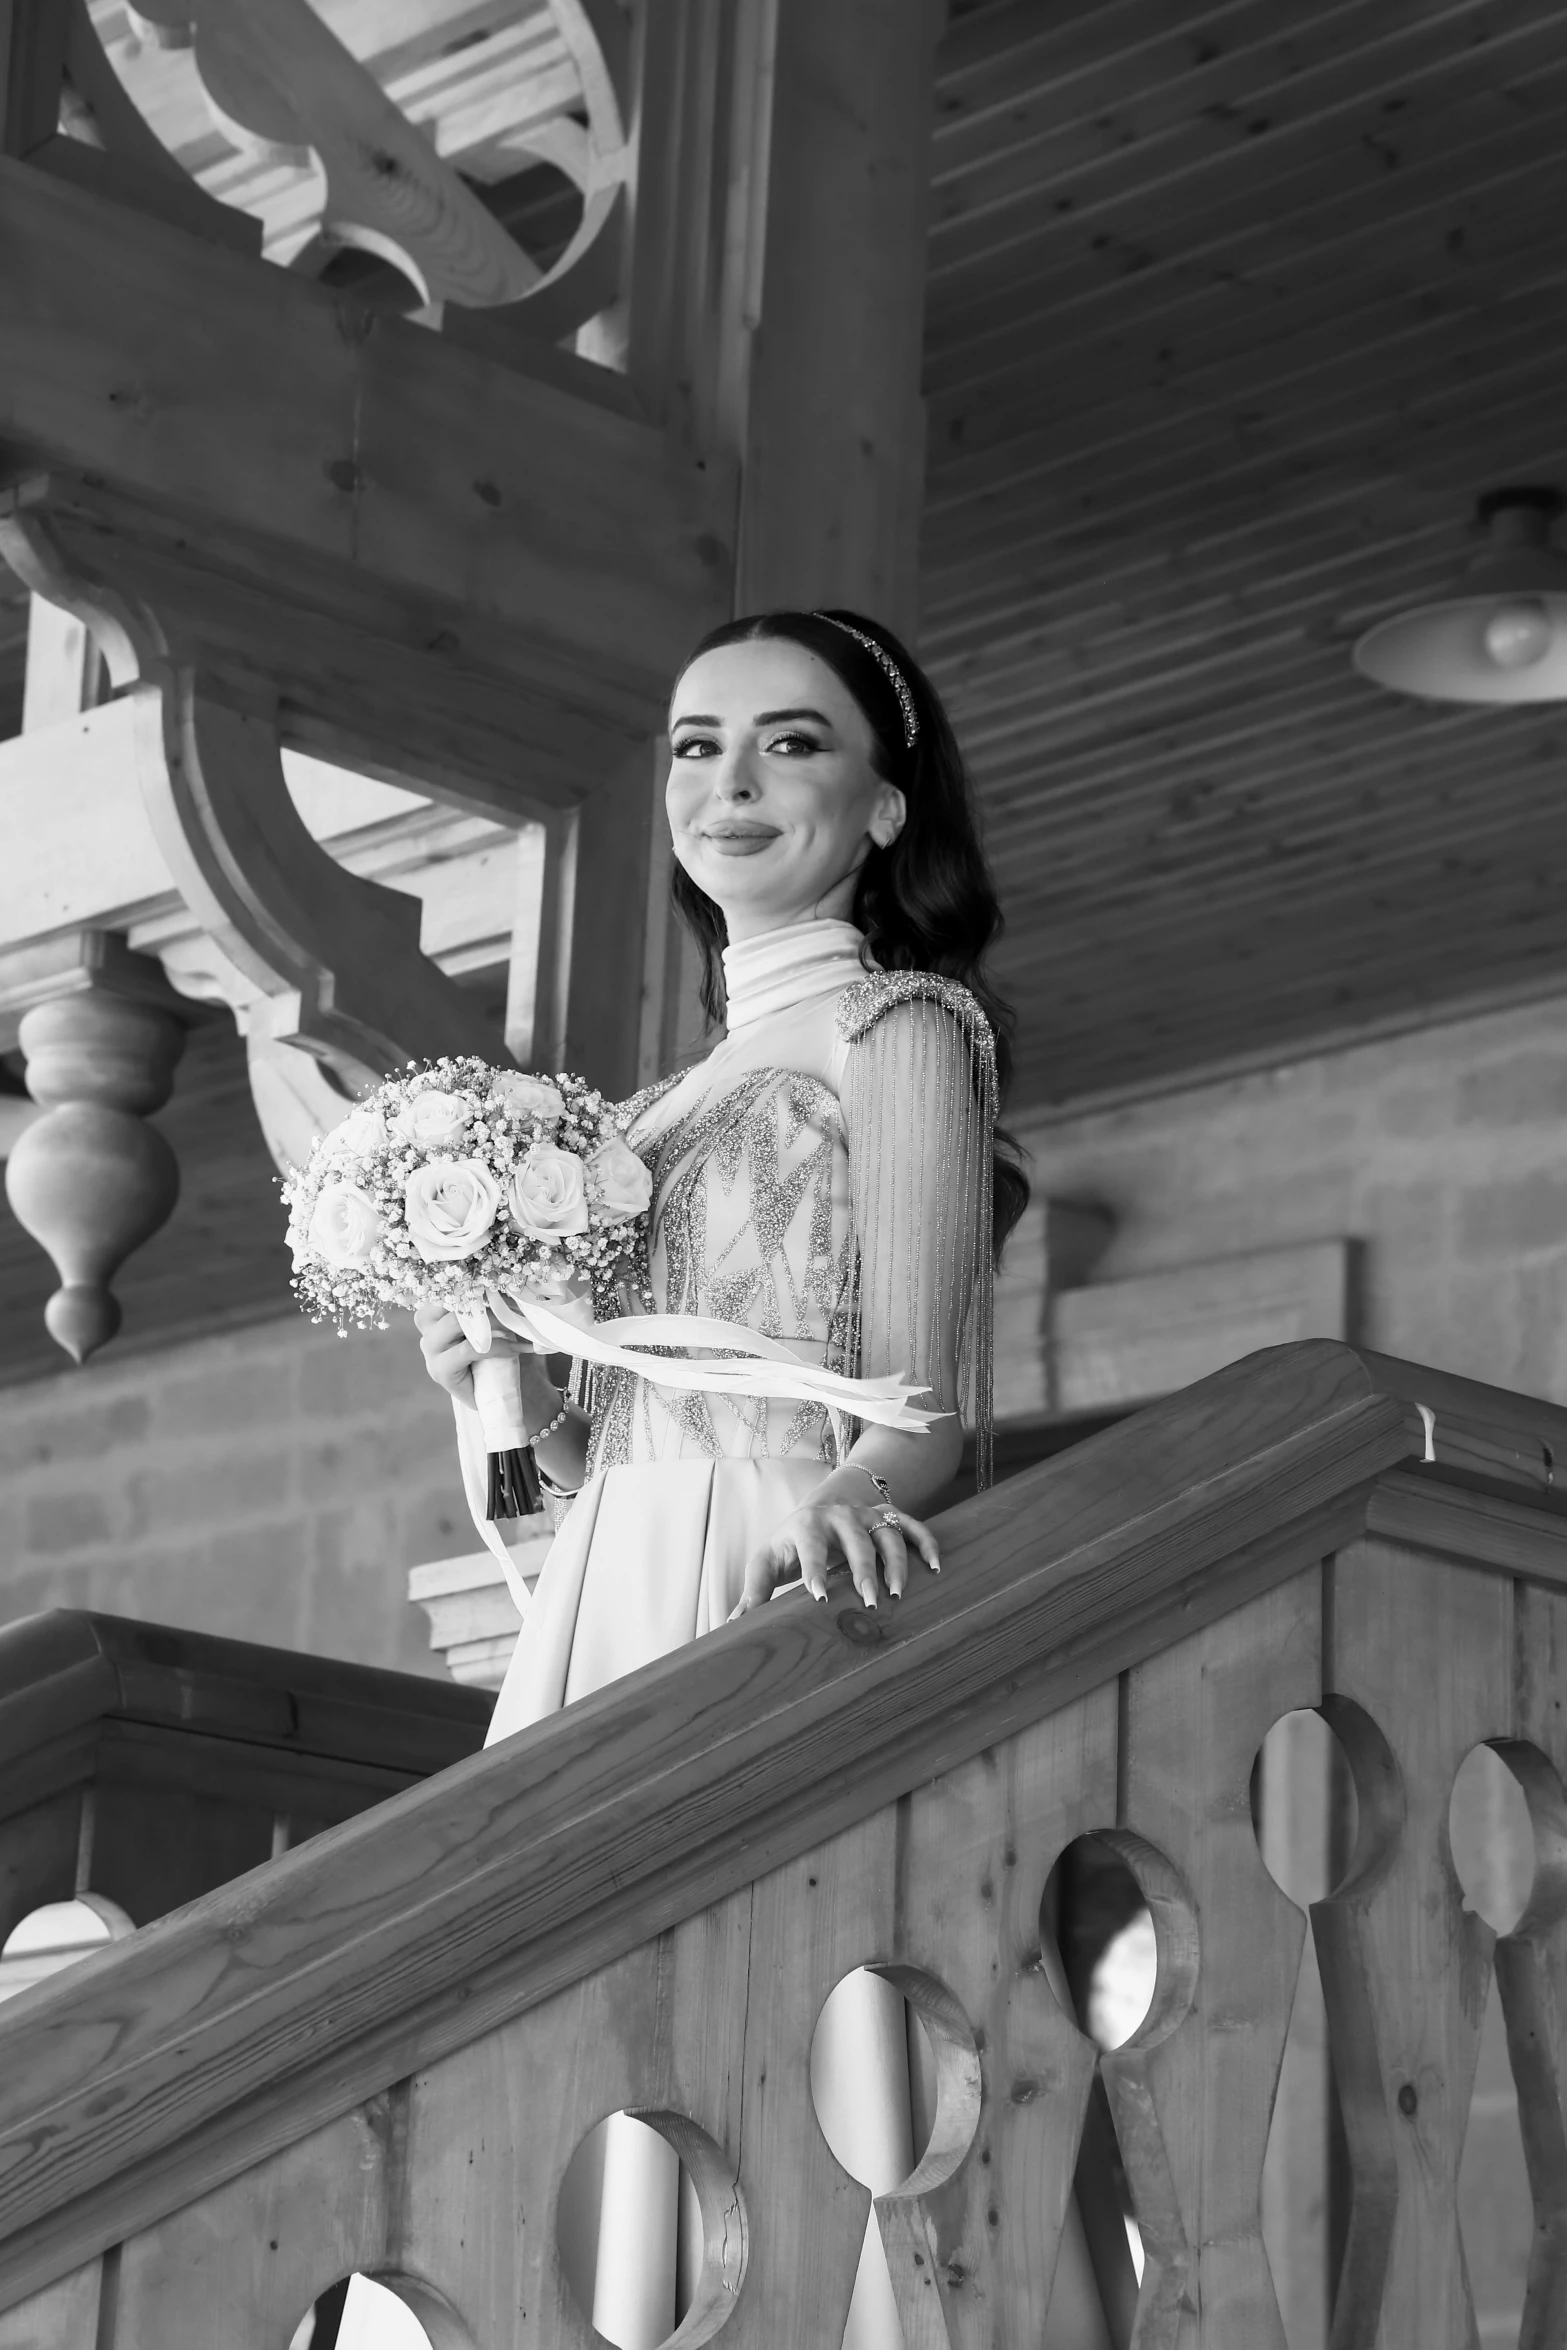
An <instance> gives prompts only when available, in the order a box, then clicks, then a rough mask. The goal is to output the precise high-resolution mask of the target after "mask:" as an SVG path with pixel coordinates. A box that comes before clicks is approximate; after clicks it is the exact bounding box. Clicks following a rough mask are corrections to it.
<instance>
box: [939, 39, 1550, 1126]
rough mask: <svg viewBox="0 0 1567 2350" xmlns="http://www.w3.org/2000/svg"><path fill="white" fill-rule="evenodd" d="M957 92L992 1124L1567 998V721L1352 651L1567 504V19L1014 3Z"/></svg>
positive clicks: (943, 553) (947, 151)
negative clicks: (1403, 676) (1493, 498)
mask: <svg viewBox="0 0 1567 2350" xmlns="http://www.w3.org/2000/svg"><path fill="white" fill-rule="evenodd" d="M938 107H939V112H938V129H937V137H936V164H935V188H934V200H933V225H932V232H931V242H930V281H929V309H928V322H927V360H926V382H927V393H928V399H929V414H930V470H929V486H928V501H927V510H926V525H925V541H924V637H923V649H924V651H925V653H926V655H927V657H928V658H929V660H930V663H931V667H932V670H933V672H934V674H935V676H936V678H937V679H938V681H939V683H940V685H941V686H942V688H943V689H944V691H945V692H946V694H947V695H948V696H949V698H950V702H951V706H952V709H953V714H954V717H955V719H956V720H957V723H958V728H959V732H960V734H961V736H962V739H963V741H964V743H965V745H966V746H967V748H968V750H969V752H970V754H971V756H972V759H973V763H974V768H975V772H976V775H977V779H978V782H979V786H980V791H981V794H982V799H983V805H984V810H985V816H986V822H987V831H988V839H989V844H990V848H991V852H992V855H993V857H994V859H995V862H996V865H997V868H998V870H999V872H1000V874H1001V875H1002V877H1003V888H1004V895H1005V901H1006V907H1007V916H1008V935H1007V939H1006V942H1005V946H1004V949H1003V952H1002V954H1001V957H1000V958H999V963H1000V970H1001V973H1002V975H1003V978H1004V984H1005V985H1006V986H1007V988H1008V989H1009V991H1010V993H1011V994H1012V996H1013V998H1014V1000H1015V1001H1016V1003H1017V1006H1018V1010H1019V1015H1020V1020H1019V1046H1020V1050H1019V1079H1018V1085H1017V1089H1016V1094H1015V1097H1014V1099H1015V1105H1028V1104H1043V1103H1046V1102H1061V1101H1066V1100H1071V1099H1074V1098H1081V1097H1084V1096H1087V1095H1092V1094H1097V1093H1102V1092H1104V1091H1106V1090H1111V1089H1123V1088H1139V1087H1144V1086H1147V1085H1150V1084H1169V1083H1171V1082H1175V1081H1178V1080H1179V1079H1181V1078H1183V1077H1185V1076H1188V1075H1191V1074H1194V1073H1196V1072H1197V1071H1199V1070H1202V1069H1204V1068H1209V1067H1213V1066H1215V1065H1221V1064H1225V1063H1244V1062H1248V1061H1250V1062H1256V1061H1268V1060H1279V1059H1284V1058H1287V1057H1289V1056H1290V1055H1291V1054H1293V1053H1296V1052H1298V1051H1299V1050H1300V1049H1301V1048H1302V1047H1304V1046H1308V1045H1310V1044H1312V1043H1314V1042H1316V1041H1318V1040H1322V1039H1326V1038H1329V1037H1334V1036H1338V1035H1343V1034H1345V1033H1348V1032H1353V1031H1357V1030H1364V1029H1365V1028H1367V1027H1370V1026H1386V1025H1389V1024H1394V1023H1402V1022H1410V1021H1414V1020H1418V1019H1422V1018H1426V1017H1429V1016H1433V1015H1437V1014H1439V1013H1440V1012H1442V1011H1443V1010H1444V1009H1445V1008H1448V1007H1451V1006H1454V1005H1456V1004H1459V1003H1463V1002H1474V1001H1481V1000H1497V999H1499V998H1504V997H1505V996H1507V995H1508V994H1510V993H1516V992H1522V991H1536V990H1542V989H1545V988H1550V987H1556V986H1562V985H1567V888H1564V883H1567V825H1564V824H1563V821H1562V804H1563V798H1564V792H1567V771H1564V768H1563V763H1562V760H1563V751H1564V749H1567V715H1564V714H1561V713H1555V712H1552V711H1550V710H1546V711H1543V712H1541V713H1539V714H1537V715H1530V714H1528V713H1527V712H1506V713H1504V712H1498V711H1476V712H1466V711H1461V710H1440V709H1434V708H1431V707H1428V706H1421V705H1418V704H1414V703H1410V702H1405V701H1401V700H1399V699H1397V698H1395V697H1394V696H1392V695H1389V694H1385V693H1382V692H1380V691H1378V690H1377V689H1376V688H1374V687H1372V686H1370V685H1368V684H1366V683H1364V682H1363V681H1362V680H1361V679H1360V678H1359V677H1357V676H1356V675H1355V673H1354V672H1353V671H1352V670H1351V668H1350V664H1349V649H1350V645H1351V643H1352V642H1353V640H1354V638H1355V637H1356V636H1357V635H1358V634H1359V633H1360V631H1361V630H1362V629H1363V628H1364V627H1365V626H1366V625H1367V624H1368V623H1369V622H1370V621H1371V620H1372V619H1374V618H1377V617H1379V616H1380V615H1382V614H1384V613H1387V612H1390V611H1392V610H1395V609H1397V608H1398V607H1400V606H1402V605H1404V604H1406V603H1409V602H1412V601H1415V600H1418V599H1420V598H1422V597H1424V596H1426V595H1428V594H1430V593H1431V592H1432V591H1433V590H1438V591H1439V590H1440V589H1441V588H1442V587H1443V586H1444V585H1445V584H1446V583H1447V582H1448V581H1449V579H1450V578H1451V576H1452V574H1453V572H1454V571H1455V569H1456V568H1457V567H1458V566H1459V565H1460V564H1461V563H1462V562H1463V560H1464V559H1465V556H1466V554H1467V552H1468V551H1469V540H1468V537H1467V525H1468V517H1469V516H1470V514H1471V513H1472V509H1473V506H1474V501H1475V499H1476V497H1477V495H1478V494H1479V493H1480V492H1481V491H1483V490H1485V489H1487V488H1489V487H1493V486H1496V485H1499V484H1502V483H1506V482H1509V481H1518V480H1539V479H1544V480H1547V481H1553V480H1554V481H1562V480H1567V426H1564V423H1563V408H1562V371H1563V359H1564V355H1567V311H1564V289H1567V242H1564V239H1563V236H1562V230H1561V222H1562V219H1563V214H1564V204H1567V9H1564V8H1563V7H1561V6H1557V5H1551V4H1550V0H1463V4H1454V0H1347V4H1346V0H1338V4H1336V5H1335V4H1327V5H1321V6H1318V7H1316V8H1312V9H1303V8H1299V7H1296V6H1292V5H1282V4H1280V0H1224V4H1221V5H1214V6H1194V5H1176V4H1173V0H1171V4H1165V0H1001V4H999V5H987V6H981V7H971V8H967V9H964V10H963V11H962V13H961V14H959V15H957V16H956V17H955V20H954V22H953V24H952V26H951V29H950V31H949V33H948V36H947V38H946V41H945V44H944V47H943V50H942V52H941V61H940V83H939V99H938Z"/></svg>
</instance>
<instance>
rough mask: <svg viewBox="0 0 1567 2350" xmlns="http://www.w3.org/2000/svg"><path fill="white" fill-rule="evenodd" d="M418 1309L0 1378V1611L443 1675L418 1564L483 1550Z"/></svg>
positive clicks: (281, 1326) (278, 1325) (294, 1325)
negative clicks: (413, 1598)
mask: <svg viewBox="0 0 1567 2350" xmlns="http://www.w3.org/2000/svg"><path fill="white" fill-rule="evenodd" d="M474 1546H475V1545H474V1536H473V1529H472V1524H471V1521H470V1519H469V1517H468V1512H467V1508H466V1505H465V1503H464V1501H463V1495H462V1486H461V1483H460V1480H459V1478H458V1474H457V1467H456V1459H455V1454H454V1452H453V1445H452V1427H451V1411H450V1407H449V1406H448V1404H447V1403H446V1400H445V1398H444V1397H443V1396H441V1395H440V1394H438V1393H437V1391H436V1390H435V1389H434V1388H433V1387H432V1386H431V1385H430V1383H429V1381H428V1380H427V1379H426V1378H425V1376H424V1373H423V1369H422V1367H421V1364H420V1361H419V1355H418V1350H417V1346H416V1343H415V1340H414V1336H413V1331H412V1328H411V1325H410V1324H409V1323H408V1321H407V1319H406V1317H401V1316H400V1317H399V1318H398V1321H397V1324H396V1325H394V1327H393V1328H392V1329H391V1330H389V1331H386V1332H385V1333H382V1332H379V1331H377V1332H370V1333H366V1334H363V1335H358V1334H356V1335H355V1336H353V1337H350V1338H346V1339H339V1338H337V1337H336V1336H334V1335H333V1334H332V1333H331V1332H329V1331H321V1330H317V1329H314V1328H313V1327H312V1326H311V1325H310V1324H309V1323H308V1322H306V1321H305V1320H304V1319H303V1318H302V1317H301V1316H297V1315H290V1317H289V1318H288V1319H286V1320H279V1321H274V1322H264V1323H261V1324H259V1325H257V1326H255V1327H253V1328H251V1329H249V1330H245V1331H240V1332H237V1333H233V1334H230V1335H227V1336H224V1337H221V1338H210V1339H202V1340H198V1341H196V1342H195V1343H193V1344H189V1345H185V1346H179V1347H171V1348H168V1349H167V1350H152V1351H149V1352H146V1353H139V1354H138V1353H132V1352H127V1353H125V1354H122V1355H117V1354H116V1353H115V1351H114V1349H113V1348H112V1347H111V1348H110V1349H109V1350H108V1352H107V1353H106V1354H104V1355H103V1356H102V1357H100V1358H99V1360H98V1361H97V1362H95V1363H94V1364H92V1365H91V1367H90V1368H89V1369H88V1370H86V1371H84V1372H70V1371H66V1372H64V1373H63V1374H62V1375H60V1376H58V1377H55V1378H48V1379H40V1380H36V1381H34V1382H32V1383H31V1384H29V1385H27V1386H22V1387H10V1388H5V1389H0V1621H6V1620H9V1619H11V1618H13V1617H16V1616H20V1615H26V1614H28V1613H29V1612H30V1611H32V1610H33V1609H35V1608H43V1607H50V1606H68V1607H96V1608H103V1609H106V1610H108V1611H109V1612H111V1613H113V1614H117V1615H128V1616H143V1617H146V1618H149V1619H150V1620H152V1621H154V1622H158V1623H168V1624H182V1625H188V1626H193V1627H197V1628H199V1629H201V1630H204V1631H210V1632H225V1633H230V1634H232V1635H234V1636H235V1637H237V1638H239V1639H244V1640H261V1641H268V1642H272V1643H274V1644H276V1645H278V1646H281V1647H286V1648H305V1649H312V1650H315V1651H316V1652H318V1653H319V1654H322V1655H326V1656H342V1657H354V1658H358V1659H360V1660H362V1661H363V1662H365V1663H369V1664H386V1665H399V1666H403V1667H405V1668H409V1669H412V1670H415V1671H430V1670H438V1669H439V1667H438V1665H435V1664H432V1660H431V1658H430V1653H429V1646H428V1635H429V1626H428V1623H427V1622H426V1620H425V1618H424V1616H423V1615H422V1614H421V1612H420V1611H419V1610H418V1609H417V1608H414V1607H411V1606H410V1605H409V1603H408V1600H407V1597H406V1585H407V1578H408V1569H409V1567H410V1566H413V1565H415V1564H416V1563H417V1562H418V1561H420V1560H422V1559H429V1558H440V1557H443V1556H449V1555H450V1554H451V1553H453V1552H455V1551H461V1550H463V1549H465V1548H471V1547H474Z"/></svg>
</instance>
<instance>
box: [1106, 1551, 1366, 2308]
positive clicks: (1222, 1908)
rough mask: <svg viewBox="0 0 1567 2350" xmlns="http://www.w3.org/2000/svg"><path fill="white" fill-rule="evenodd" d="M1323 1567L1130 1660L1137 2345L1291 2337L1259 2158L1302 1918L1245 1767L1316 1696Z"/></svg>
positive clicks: (1123, 2083) (1109, 2083)
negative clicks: (1140, 1965) (1150, 1954)
mask: <svg viewBox="0 0 1567 2350" xmlns="http://www.w3.org/2000/svg"><path fill="white" fill-rule="evenodd" d="M1321 1581H1322V1579H1321V1571H1320V1569H1314V1570H1311V1571H1309V1572H1308V1573H1306V1574H1304V1575H1301V1576H1298V1577H1296V1578H1295V1579H1294V1580H1293V1581H1291V1582H1289V1583H1285V1584H1281V1585H1280V1586H1279V1587H1278V1588H1277V1589H1275V1590H1273V1591H1270V1592H1268V1593H1267V1594H1265V1595H1264V1596H1263V1597H1262V1598H1260V1599H1255V1600H1253V1601H1252V1602H1251V1603H1250V1604H1249V1605H1248V1606H1246V1607H1243V1608H1238V1609H1237V1610H1236V1611H1235V1612H1234V1614H1232V1615H1229V1616H1226V1617H1225V1618H1224V1620H1223V1622H1222V1623H1218V1624H1214V1625H1211V1626H1210V1627H1209V1628H1208V1629H1207V1630H1206V1631H1203V1632H1199V1633H1197V1634H1195V1635H1194V1636H1193V1637H1192V1638H1191V1639H1190V1640H1184V1641H1181V1642H1180V1643H1178V1644H1177V1645H1176V1646H1175V1647H1173V1648H1169V1649H1167V1650H1166V1651H1165V1652H1164V1654H1163V1655H1162V1656H1160V1657H1157V1658H1155V1659H1154V1660H1153V1661H1152V1662H1150V1663H1148V1664H1145V1665H1141V1666H1139V1667H1138V1668H1137V1670H1136V1671H1135V1672H1133V1673H1131V1674H1129V1675H1128V1676H1127V1681H1126V1692H1125V1699H1124V1704H1123V1714H1122V1718H1123V1723H1124V1729H1123V1744H1122V1750H1121V1801H1120V1807H1119V1831H1120V1838H1121V1839H1127V1841H1126V1842H1125V1843H1124V1844H1123V1846H1122V1849H1123V1851H1124V1854H1125V1857H1126V1858H1127V1859H1128V1861H1129V1862H1130V1864H1131V1865H1132V1866H1133V1869H1134V1873H1136V1872H1138V1871H1141V1870H1142V1869H1145V1868H1146V1869H1147V1870H1148V1871H1149V1875H1148V1880H1147V1882H1146V1884H1145V1891H1146V1892H1147V1893H1148V1894H1149V1896H1150V1906H1151V1907H1152V1909H1153V1911H1154V1917H1155V1921H1156V1926H1157V1928H1158V1929H1159V1931H1160V1935H1161V1944H1162V1947H1161V1950H1160V1960H1159V1982H1158V1985H1157V1986H1156V1989H1155V1992H1154V2000H1153V2005H1152V2008H1151V2009H1150V2011H1149V2015H1148V2017H1147V2020H1146V2021H1145V2022H1144V2023H1143V2024H1142V2025H1141V2026H1140V2028H1139V2030H1138V2031H1137V2032H1136V2033H1135V2034H1134V2035H1133V2037H1132V2039H1131V2040H1130V2041H1129V2042H1128V2043H1127V2044H1126V2045H1125V2046H1123V2047H1121V2048H1119V2049H1117V2050H1115V2051H1114V2052H1113V2053H1112V2054H1110V2055H1108V2056H1106V2057H1105V2058H1104V2059H1103V2063H1102V2069H1103V2073H1104V2080H1105V2086H1106V2089H1107V2090H1108V2092H1109V2097H1110V2109H1111V2112H1112V2115H1113V2116H1114V2119H1115V2125H1116V2134H1117V2136H1118V2138H1119V2140H1120V2145H1121V2153H1122V2158H1123V2160H1124V2162H1125V2164H1126V2171H1127V2178H1128V2181H1129V2183H1130V2185H1131V2189H1132V2195H1133V2199H1134V2202H1135V2205H1136V2209H1137V2217H1138V2224H1139V2226H1140V2228H1141V2230H1142V2238H1143V2251H1144V2256H1145V2261H1146V2266H1145V2268H1144V2271H1143V2280H1142V2290H1141V2293H1140V2295H1139V2299H1138V2310H1137V2322H1136V2329H1135V2333H1134V2339H1135V2341H1136V2342H1137V2344H1138V2346H1139V2350H1198V2345H1201V2350H1284V2328H1283V2323H1282V2320H1281V2318H1280V2315H1279V2307H1278V2302H1277V2299H1276V2297H1275V2294H1274V2289H1273V2280H1272V2276H1271V2273H1270V2271H1269V2268H1268V2260H1267V2255H1266V2253H1265V2252H1264V2250H1263V2244H1262V2210H1261V2199H1262V2166H1263V2158H1264V2155H1265V2154H1266V2151H1267V2143H1268V2128H1269V2124H1270V2122H1271V2121H1272V2118H1273V2101H1274V2096H1275V2093H1276V2091H1277V2088H1278V2080H1279V2067H1280V2065H1281V2063H1282V2061H1283V2056H1284V2041H1285V2035H1286V2033H1287V2032H1288V2030H1289V2020H1290V2011H1291V2008H1292V2007H1293V2005H1294V1999H1295V1985H1296V1980H1297V1977H1298V1975H1299V1972H1300V1954H1301V1948H1302V1945H1303V1943H1304V1941H1305V1933H1306V1921H1305V1918H1304V1917H1303V1915H1302V1914H1301V1912H1300V1911H1299V1910H1298V1909H1296V1908H1295V1906H1294V1905H1293V1903H1291V1902H1289V1901H1287V1900H1286V1899H1285V1897H1284V1895H1283V1894H1282V1893H1281V1892H1280V1891H1279V1889H1278V1887H1277V1886H1276V1885H1275V1884H1274V1882H1273V1880H1272V1878H1271V1877H1270V1876H1269V1875H1268V1872H1267V1870H1266V1868H1265V1867H1264V1866H1263V1861H1262V1856H1261V1854H1260V1852H1259V1851H1258V1848H1257V1837H1256V1831H1255V1829H1254V1827H1253V1824H1252V1816H1251V1774H1252V1765H1253V1763H1254V1761H1255V1759H1256V1755H1257V1751H1258V1749H1259V1747H1260V1746H1261V1744H1262V1741H1263V1739H1264V1738H1265V1737H1266V1736H1267V1733H1268V1731H1269V1730H1270V1729H1271V1728H1272V1726H1273V1724H1274V1723H1275V1722H1276V1721H1277V1720H1278V1719H1279V1717H1280V1715H1282V1714H1285V1713H1290V1712H1293V1711H1295V1710H1296V1709H1297V1708H1299V1707H1301V1706H1307V1705H1314V1704H1315V1703H1316V1702H1317V1700H1318V1699H1319V1697H1320V1696H1321V1664H1320V1656H1321ZM1118 1840H1119V1839H1118ZM1139 1848H1141V1849H1142V1851H1143V1854H1144V1857H1139ZM1155 1856H1156V1857H1155Z"/></svg>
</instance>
